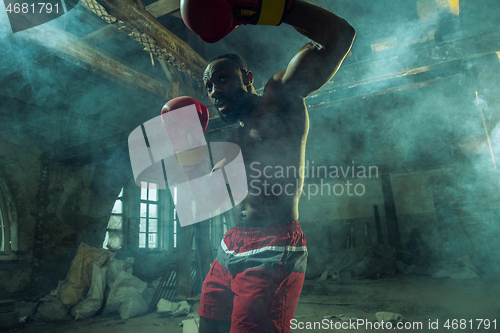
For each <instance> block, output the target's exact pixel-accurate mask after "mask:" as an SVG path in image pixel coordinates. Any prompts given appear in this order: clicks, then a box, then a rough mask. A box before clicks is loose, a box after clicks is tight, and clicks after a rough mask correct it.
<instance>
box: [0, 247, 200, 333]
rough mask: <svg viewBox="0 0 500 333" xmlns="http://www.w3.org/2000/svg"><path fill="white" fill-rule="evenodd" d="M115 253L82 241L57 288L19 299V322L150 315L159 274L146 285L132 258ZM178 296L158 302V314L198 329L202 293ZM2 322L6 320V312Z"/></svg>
mask: <svg viewBox="0 0 500 333" xmlns="http://www.w3.org/2000/svg"><path fill="white" fill-rule="evenodd" d="M114 256H115V255H114V253H112V252H110V251H107V250H105V249H100V248H93V247H90V246H88V245H86V244H83V243H82V244H81V245H80V247H79V248H78V251H77V254H76V255H75V258H74V259H73V261H72V263H71V265H70V269H69V271H68V274H67V276H66V279H65V280H64V281H60V282H59V284H58V286H57V288H55V289H54V290H52V291H51V292H50V293H49V294H48V295H45V296H43V297H42V298H40V299H38V300H37V301H36V302H19V303H18V304H16V305H17V306H16V309H15V310H16V311H17V312H16V316H15V320H14V321H15V324H16V325H17V324H18V323H22V324H27V323H30V322H61V321H70V320H83V319H87V318H91V317H94V316H96V315H103V316H112V315H115V314H118V315H119V316H120V318H121V319H128V318H133V317H138V316H142V315H145V314H147V313H148V312H149V311H148V310H149V308H150V307H149V305H150V303H151V302H152V299H153V296H154V295H155V291H156V290H157V288H158V287H159V284H160V280H161V278H158V279H157V280H154V281H152V282H150V283H149V284H148V283H147V282H145V281H142V280H140V279H139V278H138V277H136V276H134V275H133V268H132V267H133V264H134V258H127V259H126V260H118V259H115V258H114ZM175 300H176V301H179V302H171V301H168V300H166V299H161V300H160V302H158V304H157V307H158V311H157V312H158V314H159V318H160V317H178V316H186V315H187V316H188V319H187V320H186V321H185V325H184V326H185V330H184V331H185V332H191V331H192V328H193V327H196V332H197V327H198V325H199V316H198V315H197V314H196V311H197V307H198V306H199V295H198V296H195V297H183V296H177V297H176V299H175ZM0 305H1V303H0ZM155 308H156V306H155ZM5 309H6V307H5ZM0 310H1V307H0ZM0 315H2V313H1V311H0ZM189 317H190V318H189ZM2 322H7V320H3V317H2ZM193 332H194V331H193Z"/></svg>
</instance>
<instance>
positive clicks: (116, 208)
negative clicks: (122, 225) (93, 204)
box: [111, 199, 123, 214]
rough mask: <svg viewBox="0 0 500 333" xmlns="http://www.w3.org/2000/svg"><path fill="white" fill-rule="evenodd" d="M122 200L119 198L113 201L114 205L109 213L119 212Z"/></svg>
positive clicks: (120, 211)
mask: <svg viewBox="0 0 500 333" xmlns="http://www.w3.org/2000/svg"><path fill="white" fill-rule="evenodd" d="M122 209H123V207H122V201H121V200H120V199H118V200H116V201H115V205H114V206H113V210H112V211H111V213H113V214H121V213H122Z"/></svg>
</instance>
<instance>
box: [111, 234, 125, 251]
mask: <svg viewBox="0 0 500 333" xmlns="http://www.w3.org/2000/svg"><path fill="white" fill-rule="evenodd" d="M108 233H109V238H108V249H110V250H119V249H121V247H122V241H123V237H122V232H121V230H109V231H108Z"/></svg>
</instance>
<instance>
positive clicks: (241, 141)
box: [181, 0, 355, 333]
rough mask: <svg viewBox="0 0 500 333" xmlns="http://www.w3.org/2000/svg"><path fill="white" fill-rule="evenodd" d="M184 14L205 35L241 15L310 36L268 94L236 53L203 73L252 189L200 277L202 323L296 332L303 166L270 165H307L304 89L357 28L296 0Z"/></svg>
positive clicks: (233, 0) (248, 1)
mask: <svg viewBox="0 0 500 333" xmlns="http://www.w3.org/2000/svg"><path fill="white" fill-rule="evenodd" d="M181 14H182V17H183V20H184V22H185V23H186V25H187V26H188V27H189V28H190V29H191V30H192V31H194V32H195V33H197V34H198V35H199V36H200V38H202V39H203V40H205V41H207V42H216V41H218V40H220V39H221V38H223V37H224V36H226V35H227V34H229V33H230V32H231V31H232V30H233V29H235V28H236V27H237V26H238V25H242V24H268V25H280V24H281V23H285V24H289V25H291V26H293V27H294V28H295V29H296V30H297V31H298V32H299V33H301V34H302V35H304V36H306V37H307V38H309V39H311V42H309V43H307V44H305V45H304V46H303V47H302V48H301V49H300V50H298V52H297V53H296V54H295V55H294V56H293V58H292V59H291V61H290V62H289V64H288V66H287V68H286V69H285V70H283V71H281V72H278V73H277V74H275V75H274V76H272V77H271V78H270V79H269V81H267V83H266V85H265V88H264V91H263V94H262V96H259V95H258V94H257V93H256V91H255V88H254V86H253V80H254V77H253V74H252V72H251V71H250V70H249V69H248V67H247V65H246V63H245V61H244V60H243V59H242V58H241V57H240V56H238V55H235V54H225V55H220V56H217V57H215V58H213V59H211V60H210V61H209V63H208V66H207V68H206V70H205V72H204V75H203V81H204V85H205V88H206V91H207V94H208V97H209V99H210V101H211V102H212V103H213V104H214V105H215V107H216V109H217V111H218V113H219V114H220V116H221V118H222V119H223V120H225V121H226V122H228V123H231V124H234V123H236V124H239V126H238V128H237V129H236V130H235V131H234V133H233V134H232V135H231V137H230V138H229V140H228V141H229V142H233V143H236V144H237V145H239V147H240V148H241V150H242V154H243V159H244V162H245V166H246V170H247V176H249V177H248V180H249V194H248V196H247V197H246V199H245V200H244V201H243V202H242V203H241V204H239V205H238V206H236V207H235V213H236V216H237V226H236V227H235V228H233V229H230V230H229V231H228V232H227V233H226V235H225V236H224V238H223V240H222V242H221V247H220V248H219V251H218V254H217V257H216V259H215V260H214V262H213V264H212V267H211V269H210V271H209V273H208V274H207V277H206V278H205V281H204V283H203V287H202V295H201V300H200V307H199V311H198V313H199V314H200V316H201V319H200V333H208V332H210V333H214V332H231V333H236V332H289V331H290V320H291V319H292V318H293V314H294V311H295V308H296V306H297V302H298V299H299V296H300V293H301V290H302V285H303V281H304V275H305V268H306V258H307V248H306V240H305V236H304V234H303V233H302V230H301V228H300V225H299V223H298V218H299V212H298V203H299V199H300V195H301V188H302V185H303V182H304V175H303V172H302V173H301V172H299V173H298V174H297V175H295V176H294V177H296V178H297V179H298V181H296V182H291V181H290V179H289V178H287V177H277V176H274V175H270V174H269V173H266V172H265V169H264V168H265V167H267V166H269V167H270V168H269V169H268V170H277V167H279V166H281V167H282V168H283V169H284V170H286V169H287V167H293V168H294V169H295V170H301V168H300V167H301V166H302V170H303V166H304V160H305V147H306V140H307V135H308V132H309V117H308V113H307V108H306V106H305V103H304V99H305V98H306V97H307V96H309V95H310V94H311V93H313V92H314V91H316V90H318V89H320V88H321V87H322V86H323V85H324V84H325V83H327V82H328V81H329V80H330V79H331V78H332V77H333V75H334V74H335V73H336V72H337V70H338V68H339V66H340V65H341V63H342V61H343V60H344V58H345V57H346V55H347V53H348V52H349V50H350V48H351V46H352V43H353V40H354V37H355V31H354V29H353V28H352V27H351V26H350V25H349V24H348V23H347V22H346V21H345V20H343V19H342V18H340V17H338V16H337V15H335V14H333V13H331V12H329V11H327V10H324V9H322V8H320V7H317V6H314V5H311V4H308V3H305V2H302V1H298V0H295V1H293V0H260V1H259V0H182V1H181ZM221 163H223V162H221ZM221 163H219V166H220V165H221ZM258 167H260V172H256V171H255V172H254V171H251V170H255V169H256V168H258ZM273 172H274V171H273Z"/></svg>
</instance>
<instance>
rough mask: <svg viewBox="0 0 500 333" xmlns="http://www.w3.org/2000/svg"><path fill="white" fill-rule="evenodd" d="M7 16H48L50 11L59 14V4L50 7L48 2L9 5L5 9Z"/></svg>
mask: <svg viewBox="0 0 500 333" xmlns="http://www.w3.org/2000/svg"><path fill="white" fill-rule="evenodd" d="M5 10H6V11H7V13H9V14H12V13H14V14H19V13H23V14H28V13H29V14H50V13H52V11H54V12H56V13H59V4H58V3H56V4H55V5H52V4H51V3H50V2H39V3H37V4H35V3H31V4H29V3H18V2H16V3H12V2H11V3H9V4H8V5H7V7H6V8H5Z"/></svg>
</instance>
